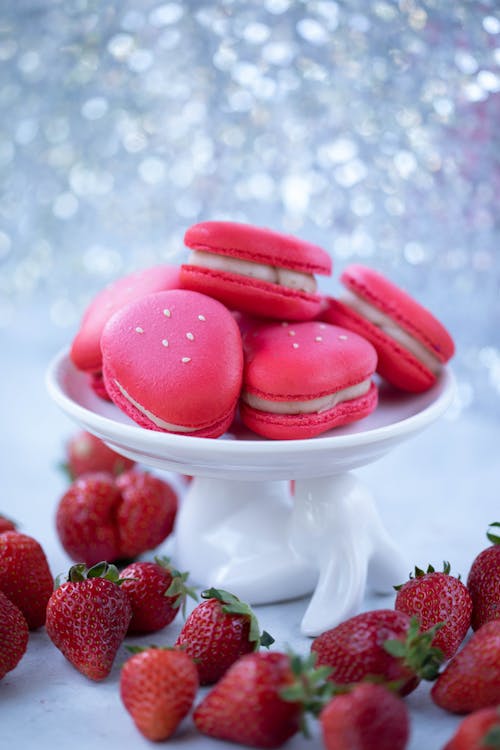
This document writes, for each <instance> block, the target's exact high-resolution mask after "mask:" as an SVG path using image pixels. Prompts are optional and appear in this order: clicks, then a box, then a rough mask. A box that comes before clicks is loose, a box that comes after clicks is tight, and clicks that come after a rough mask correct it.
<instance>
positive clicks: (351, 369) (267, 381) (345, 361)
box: [243, 321, 377, 401]
mask: <svg viewBox="0 0 500 750" xmlns="http://www.w3.org/2000/svg"><path fill="white" fill-rule="evenodd" d="M244 351H245V367H244V375H243V387H244V388H245V389H246V390H248V391H249V392H251V393H253V394H255V395H257V396H259V397H261V398H268V399H272V400H276V401H290V400H304V399H313V398H320V397H322V396H325V395H329V394H331V393H335V392H336V391H339V390H342V389H344V388H349V387H351V386H353V385H357V384H358V383H361V382H362V381H364V380H366V379H367V378H370V377H371V376H372V375H373V373H374V372H375V368H376V365H377V354H376V352H375V349H374V347H373V346H372V345H371V344H370V343H369V342H368V341H366V339H364V338H362V337H361V336H358V335H357V334H356V333H352V332H351V331H348V330H346V329H345V328H342V327H339V326H334V325H330V324H328V323H325V322H319V321H309V322H299V323H295V324H293V323H289V322H283V323H271V324H263V325H261V326H260V327H259V328H256V329H255V330H254V331H250V332H249V334H248V335H246V336H245V337H244Z"/></svg>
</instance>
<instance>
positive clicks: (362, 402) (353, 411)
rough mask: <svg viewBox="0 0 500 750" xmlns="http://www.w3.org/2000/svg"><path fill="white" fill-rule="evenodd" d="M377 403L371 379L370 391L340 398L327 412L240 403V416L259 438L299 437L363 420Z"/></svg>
mask: <svg viewBox="0 0 500 750" xmlns="http://www.w3.org/2000/svg"><path fill="white" fill-rule="evenodd" d="M377 403H378V390H377V386H376V385H375V383H373V382H372V384H371V386H370V390H369V391H368V392H367V393H366V394H365V395H364V396H360V397H359V398H355V399H352V400H351V401H343V402H341V403H340V404H337V406H335V407H334V408H333V409H329V410H328V411H324V412H320V413H316V414H291V415H283V414H271V413H269V412H263V411H259V410H257V409H253V408H252V407H250V406H248V404H244V403H241V404H240V417H241V420H242V422H243V423H244V424H245V425H246V426H247V427H248V428H249V429H250V430H252V431H253V432H255V433H256V434H257V435H261V436H262V437H266V438H269V439H271V440H301V439H305V438H312V437H316V436H317V435H321V434H322V433H324V432H327V431H328V430H331V429H333V428H335V427H341V426H342V425H346V424H350V423H351V422H355V421H357V420H360V419H363V418H364V417H367V416H368V415H369V414H371V412H372V411H374V409H375V408H376V406H377Z"/></svg>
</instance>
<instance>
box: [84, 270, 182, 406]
mask: <svg viewBox="0 0 500 750" xmlns="http://www.w3.org/2000/svg"><path fill="white" fill-rule="evenodd" d="M179 274H180V268H179V267H178V266H171V265H166V264H163V265H158V266H153V267H152V268H146V269H143V270H141V271H136V272H134V273H131V274H128V275H127V276H122V277H121V278H119V279H117V280H116V281H114V282H113V283H111V284H109V285H108V286H106V287H105V288H104V289H102V290H101V291H100V292H99V293H98V294H97V295H96V296H95V297H94V299H93V300H92V302H91V303H90V304H89V306H88V307H87V309H86V310H85V312H84V314H83V318H82V322H81V324H80V329H79V331H78V333H77V334H76V336H75V338H74V339H73V342H72V345H71V350H70V357H71V360H72V362H73V364H74V365H75V367H77V368H78V369H79V370H83V371H85V372H88V373H95V375H96V377H95V378H93V380H92V383H93V387H94V390H95V391H96V393H99V392H100V391H101V393H102V395H103V396H104V395H105V390H104V389H103V386H102V382H101V379H100V371H101V364H102V356H101V343H100V342H101V334H102V332H103V329H104V326H105V325H106V323H107V321H108V320H109V318H110V317H111V316H112V315H113V314H114V313H115V312H116V311H117V310H120V309H121V308H122V307H124V305H127V304H129V303H130V302H133V301H134V300H136V299H140V297H144V296H145V295H146V294H152V293H153V292H160V291H163V290H166V289H178V288H179V286H180V282H179Z"/></svg>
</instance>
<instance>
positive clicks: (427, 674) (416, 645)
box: [384, 617, 445, 680]
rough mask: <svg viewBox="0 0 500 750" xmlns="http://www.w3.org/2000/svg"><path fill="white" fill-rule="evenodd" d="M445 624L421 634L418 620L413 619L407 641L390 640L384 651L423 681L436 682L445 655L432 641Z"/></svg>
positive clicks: (385, 643) (438, 624)
mask: <svg viewBox="0 0 500 750" xmlns="http://www.w3.org/2000/svg"><path fill="white" fill-rule="evenodd" d="M444 624H445V623H444V622H439V623H437V624H436V625H433V626H432V627H431V628H429V630H425V631H424V632H421V630H420V625H419V621H418V618H417V617H412V618H411V620H410V625H409V627H408V632H407V634H406V639H405V640H404V641H402V640H399V639H398V638H394V639H388V640H386V641H385V642H384V649H385V650H386V651H387V653H389V654H391V656H394V657H396V658H397V659H401V660H402V662H403V664H404V665H405V666H407V667H409V669H411V670H412V672H413V673H414V674H415V675H417V676H418V677H420V678H421V679H423V680H435V679H436V678H437V676H438V674H439V667H440V666H441V664H442V662H443V659H444V655H443V652H442V651H441V649H440V648H436V647H435V646H432V641H433V639H434V637H435V635H436V633H437V631H438V630H440V629H441V628H442V627H443V625H444Z"/></svg>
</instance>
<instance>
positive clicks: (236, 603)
mask: <svg viewBox="0 0 500 750" xmlns="http://www.w3.org/2000/svg"><path fill="white" fill-rule="evenodd" d="M201 596H202V598H203V599H217V601H219V602H220V603H221V604H222V611H223V612H224V613H225V614H228V615H240V616H241V617H247V618H248V619H249V621H250V630H249V633H248V640H249V642H250V643H252V644H253V649H254V651H257V650H258V649H259V648H260V646H264V647H265V648H268V647H269V646H270V645H271V644H272V643H274V638H273V637H272V636H271V635H269V633H267V632H266V631H263V632H262V635H261V634H260V628H259V622H258V620H257V617H256V615H255V613H254V611H253V610H252V608H251V607H250V605H249V604H247V603H246V602H242V601H241V600H240V599H238V597H237V596H235V595H234V594H231V593H230V592H229V591H224V589H216V588H209V589H206V590H205V591H202V592H201Z"/></svg>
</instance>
